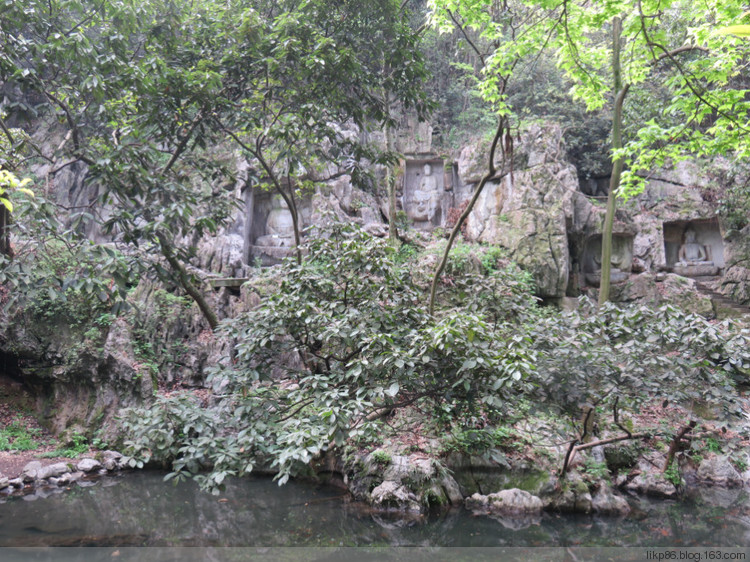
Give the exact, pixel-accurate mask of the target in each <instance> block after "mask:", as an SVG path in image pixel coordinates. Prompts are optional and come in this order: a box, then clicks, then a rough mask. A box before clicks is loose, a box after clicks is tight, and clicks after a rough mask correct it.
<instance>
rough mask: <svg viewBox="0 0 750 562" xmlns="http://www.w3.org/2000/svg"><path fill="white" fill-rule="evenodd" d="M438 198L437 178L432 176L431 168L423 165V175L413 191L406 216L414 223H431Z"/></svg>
mask: <svg viewBox="0 0 750 562" xmlns="http://www.w3.org/2000/svg"><path fill="white" fill-rule="evenodd" d="M439 197H440V193H439V192H438V180H437V177H435V176H433V175H432V166H430V165H429V164H425V165H424V175H423V176H422V179H421V180H420V182H419V187H418V188H417V189H415V190H414V194H413V195H412V204H411V205H410V208H409V209H407V213H408V215H409V216H410V217H411V219H412V220H413V221H414V222H429V221H431V220H432V219H433V218H434V216H435V213H436V212H437V209H438V205H439Z"/></svg>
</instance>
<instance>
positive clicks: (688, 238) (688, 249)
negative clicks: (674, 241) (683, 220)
mask: <svg viewBox="0 0 750 562" xmlns="http://www.w3.org/2000/svg"><path fill="white" fill-rule="evenodd" d="M678 259H679V261H678V262H677V263H679V264H687V265H712V264H713V263H714V262H713V261H711V259H710V250H709V248H707V247H706V246H703V245H701V244H698V242H697V241H696V235H695V232H694V231H693V230H692V229H690V228H688V229H687V230H686V231H685V243H684V244H683V245H682V246H680V251H679V255H678Z"/></svg>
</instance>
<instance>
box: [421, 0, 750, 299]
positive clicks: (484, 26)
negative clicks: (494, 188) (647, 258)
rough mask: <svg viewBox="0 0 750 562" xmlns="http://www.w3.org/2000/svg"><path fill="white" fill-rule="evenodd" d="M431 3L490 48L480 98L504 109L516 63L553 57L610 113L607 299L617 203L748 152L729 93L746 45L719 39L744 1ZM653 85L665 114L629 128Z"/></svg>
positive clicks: (583, 95) (742, 119)
mask: <svg viewBox="0 0 750 562" xmlns="http://www.w3.org/2000/svg"><path fill="white" fill-rule="evenodd" d="M430 5H431V7H432V9H433V12H434V18H435V21H436V22H437V23H438V25H442V26H446V25H454V24H455V22H456V21H458V22H460V24H461V25H462V26H464V27H466V28H469V29H474V30H476V31H477V32H478V33H479V35H480V37H482V38H483V40H485V41H486V42H489V43H490V44H491V45H492V47H493V50H492V54H491V56H489V57H487V59H486V64H485V66H484V69H483V73H484V74H483V76H484V78H483V82H482V84H481V91H482V93H483V95H484V96H485V97H486V98H487V99H489V100H492V101H493V102H495V103H498V102H500V103H499V104H498V107H499V108H500V110H501V111H502V110H504V109H505V105H504V104H503V103H502V102H503V101H504V99H503V96H502V95H501V96H500V99H498V89H497V86H498V84H499V83H502V82H504V81H506V80H507V79H508V77H509V76H510V75H512V74H513V72H514V71H515V70H516V69H517V68H519V61H533V60H534V59H535V57H539V56H542V54H543V53H544V52H551V53H552V54H553V55H554V56H555V58H556V59H557V64H558V66H559V68H560V69H561V70H563V71H564V72H565V74H566V75H567V77H568V78H569V79H570V80H571V81H572V82H573V88H572V94H573V97H574V98H576V99H581V100H583V101H584V102H585V103H586V105H587V107H588V108H589V109H590V110H596V109H601V108H607V111H608V112H610V113H611V115H612V141H613V150H612V157H611V161H612V165H613V173H612V180H611V182H610V189H609V197H608V204H607V215H606V218H605V224H604V226H603V244H602V287H601V290H600V302H604V301H606V300H607V299H608V298H609V290H608V289H609V287H608V283H609V273H610V271H609V270H610V260H609V254H608V252H610V251H611V225H612V221H613V218H614V212H615V208H616V198H617V197H619V196H625V197H627V196H632V195H634V194H636V193H638V192H639V191H640V190H641V189H642V188H643V184H644V178H645V177H646V176H647V174H648V173H649V172H650V171H651V170H653V169H654V168H655V167H658V166H663V165H664V164H665V163H667V162H671V163H676V162H677V161H679V160H681V159H686V158H691V157H695V156H697V155H702V154H715V153H722V152H723V153H728V152H735V151H737V152H738V155H739V156H740V157H741V156H743V155H746V154H747V151H748V146H747V143H746V142H745V141H744V138H745V136H746V133H747V122H748V119H747V116H748V102H747V96H746V92H745V91H744V90H741V89H734V88H732V87H731V80H732V78H733V76H734V75H735V74H736V73H737V72H738V71H739V68H740V67H741V66H742V62H743V61H744V60H746V59H745V57H746V55H747V50H748V48H747V44H746V43H745V44H742V42H741V41H739V40H726V39H725V38H724V37H721V36H719V35H718V34H716V33H715V32H714V30H715V29H716V28H717V27H721V26H722V25H727V24H728V23H730V22H733V21H735V20H736V18H737V17H738V16H739V15H740V14H741V13H742V8H743V6H742V3H741V2H737V1H735V2H718V1H711V2H705V3H701V4H695V3H691V2H687V1H683V0H673V1H668V2H656V1H654V2H650V1H643V0H642V1H639V2H632V1H619V2H607V3H604V4H602V3H597V4H591V3H588V2H577V1H565V2H561V3H557V2H548V1H546V0H540V1H528V2H518V3H505V4H502V5H498V4H497V3H495V2H489V1H479V2H471V3H467V2H462V1H459V0H433V1H432V2H430ZM623 45H627V48H626V49H623ZM655 80H658V81H659V82H660V83H661V84H662V86H663V88H665V90H666V94H665V95H664V96H663V98H662V100H653V103H655V104H656V103H658V104H660V105H661V107H660V109H661V112H660V117H659V118H653V119H650V120H648V121H647V122H642V121H636V122H634V123H626V122H625V121H624V117H623V115H625V111H624V104H625V102H626V99H627V98H626V96H627V94H628V92H632V91H633V90H634V89H638V88H645V87H647V86H648V85H649V83H650V82H652V81H655ZM636 114H637V112H632V113H629V114H628V115H636ZM624 128H627V131H628V137H627V138H623V129H624Z"/></svg>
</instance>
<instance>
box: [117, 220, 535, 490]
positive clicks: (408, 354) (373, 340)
mask: <svg viewBox="0 0 750 562" xmlns="http://www.w3.org/2000/svg"><path fill="white" fill-rule="evenodd" d="M396 258H397V255H396V251H395V250H394V249H393V248H392V247H390V246H389V245H388V244H386V243H385V242H384V241H380V240H378V239H375V238H373V237H371V236H369V235H367V234H366V233H364V232H363V231H362V230H361V229H359V228H357V227H354V226H351V225H334V226H333V227H332V228H331V230H330V231H329V232H328V233H326V234H325V236H323V237H321V238H320V239H319V240H317V241H315V242H313V243H311V244H310V247H309V249H308V255H307V257H306V259H305V261H304V262H303V263H302V265H299V266H298V265H296V264H295V263H294V262H293V261H287V262H285V263H284V264H283V275H282V278H283V281H282V283H281V287H280V288H279V291H278V293H276V294H274V295H271V296H270V297H268V298H267V299H266V300H265V302H264V303H263V304H262V305H261V306H260V307H258V308H257V309H255V310H252V311H250V312H248V313H246V314H244V315H241V316H238V317H236V318H234V319H229V320H227V321H225V322H224V325H223V331H224V333H225V335H226V336H228V337H230V338H232V339H234V340H235V341H237V342H238V343H237V346H236V348H235V358H236V363H235V365H234V366H233V367H232V368H221V369H218V370H216V371H215V372H214V373H212V375H211V377H210V380H211V382H212V384H213V386H214V390H215V392H216V393H217V395H218V396H219V397H220V400H219V402H218V404H217V405H216V406H215V407H214V408H212V409H210V410H205V409H202V410H201V409H199V410H200V411H199V412H197V413H196V416H195V419H193V417H192V415H191V414H190V413H189V412H190V411H192V410H194V409H197V406H196V405H195V404H192V403H191V402H190V401H189V400H188V399H179V400H175V399H165V400H162V401H160V402H158V403H157V404H156V405H155V406H154V407H153V408H152V409H150V410H149V411H148V412H146V413H143V412H134V411H131V412H130V413H127V414H126V418H125V424H126V427H127V429H128V430H129V431H130V432H131V433H132V435H133V436H134V438H133V439H131V441H130V444H129V445H130V447H131V450H132V453H133V455H134V456H135V457H137V458H141V459H144V458H149V459H151V460H156V461H163V462H170V461H171V462H172V467H173V470H174V473H173V474H174V475H175V476H182V475H183V474H185V473H191V474H192V473H195V472H197V470H198V469H199V468H201V467H203V466H205V465H210V466H213V473H212V474H211V475H209V476H208V477H203V478H202V480H203V482H204V483H206V484H208V485H210V486H214V485H216V484H218V483H217V481H216V478H215V475H217V474H223V475H226V474H242V473H244V472H248V471H249V470H252V468H253V466H254V464H255V461H256V460H257V459H258V458H265V459H269V460H271V461H272V462H273V464H274V465H275V466H276V467H277V468H278V470H279V473H280V480H281V481H282V482H283V481H286V479H288V477H289V476H290V475H291V474H294V473H296V472H298V471H299V470H302V469H303V467H304V466H306V465H307V464H308V463H309V462H310V460H311V459H313V458H314V457H315V456H316V455H318V454H319V453H321V452H322V451H324V450H326V449H328V448H329V447H330V446H331V445H343V444H344V443H345V442H346V441H347V440H349V439H352V438H360V437H362V436H364V435H367V434H368V433H373V432H375V431H376V426H375V422H374V420H375V418H377V417H378V416H379V415H381V414H384V413H386V412H389V411H391V410H393V409H395V408H400V407H404V406H407V405H411V404H418V405H420V407H422V408H423V409H426V410H427V411H432V412H435V413H436V415H447V416H449V417H451V418H454V419H459V420H460V419H462V418H463V417H466V416H471V415H472V413H473V412H475V411H476V410H477V409H478V408H495V407H498V406H501V405H502V404H503V403H504V402H505V401H509V400H511V399H512V396H513V393H515V392H518V391H519V390H520V388H521V386H522V385H523V379H524V378H525V377H526V376H528V374H529V373H530V371H531V370H532V364H533V361H534V357H533V354H532V353H530V351H529V344H530V342H529V341H528V340H527V339H526V338H525V337H524V335H523V334H519V333H518V330H517V329H515V327H514V326H513V325H511V324H510V323H508V322H507V321H506V320H505V319H504V316H505V313H503V306H504V303H505V304H508V314H509V315H511V316H512V314H513V307H515V306H516V304H515V303H514V302H511V301H514V299H516V298H517V294H516V292H515V288H513V287H505V288H504V289H503V290H499V288H500V285H502V284H503V281H504V279H505V278H504V277H503V276H493V277H492V278H491V281H489V282H487V279H485V282H483V283H480V284H475V285H474V286H473V290H472V291H470V292H465V291H464V290H463V289H462V288H457V290H456V294H455V295H453V297H452V298H451V299H450V301H449V302H450V306H449V307H447V308H445V309H443V310H442V311H441V312H440V314H439V315H437V316H436V317H431V316H430V315H429V314H428V313H427V310H426V306H425V303H424V293H423V291H422V289H421V288H420V287H418V286H417V285H416V284H415V283H414V281H413V280H412V276H411V271H410V267H412V266H411V264H407V265H405V266H400V265H398V261H397V259H396ZM467 279H468V278H467ZM472 279H473V278H472ZM470 283H471V282H470V281H468V280H467V285H468V284H470ZM486 290H493V291H496V292H495V294H494V295H493V296H491V297H490V296H487V297H484V298H480V296H479V293H482V292H483V291H486ZM526 298H528V295H526ZM462 303H463V305H462ZM464 305H465V306H464ZM290 358H297V361H290ZM272 372H275V373H277V374H279V373H280V374H282V375H283V377H284V378H285V379H287V380H288V382H289V383H290V384H287V385H284V388H282V387H281V386H280V385H279V383H278V381H277V380H271V373H272ZM175 418H177V419H179V420H180V422H179V423H177V424H176V425H175V422H174V421H172V420H173V419H175ZM187 419H189V420H190V422H189V423H188V424H187V426H188V427H190V428H191V431H187V430H185V429H184V427H183V426H182V425H181V424H182V423H183V420H187ZM196 419H199V420H201V421H200V424H201V427H200V428H198V427H197V426H196V423H197V422H196V421H195V420H196ZM170 428H179V430H177V431H176V430H174V429H170ZM221 478H222V479H223V476H222V477H221ZM219 483H220V482H219Z"/></svg>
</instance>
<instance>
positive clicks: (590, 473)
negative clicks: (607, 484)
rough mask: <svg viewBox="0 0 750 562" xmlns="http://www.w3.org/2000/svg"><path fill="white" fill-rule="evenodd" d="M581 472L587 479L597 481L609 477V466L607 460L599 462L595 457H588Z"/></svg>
mask: <svg viewBox="0 0 750 562" xmlns="http://www.w3.org/2000/svg"><path fill="white" fill-rule="evenodd" d="M581 473H582V474H583V475H584V478H586V479H587V480H590V481H593V482H596V481H597V480H601V479H602V478H607V477H609V468H608V467H607V463H606V462H599V461H597V460H595V459H594V458H593V457H588V458H587V459H586V461H585V462H584V463H583V465H582V466H581Z"/></svg>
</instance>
